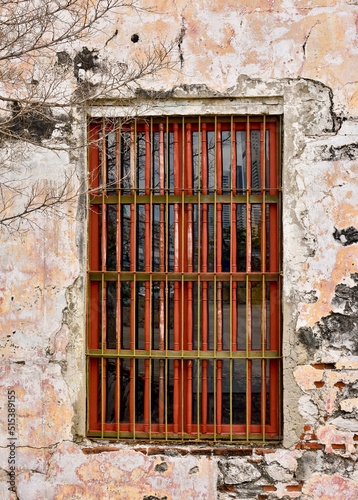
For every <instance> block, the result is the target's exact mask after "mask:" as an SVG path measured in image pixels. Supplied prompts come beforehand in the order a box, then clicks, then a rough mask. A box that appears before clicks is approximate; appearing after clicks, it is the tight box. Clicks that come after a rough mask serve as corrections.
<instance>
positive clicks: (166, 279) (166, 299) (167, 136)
mask: <svg viewBox="0 0 358 500" xmlns="http://www.w3.org/2000/svg"><path fill="white" fill-rule="evenodd" d="M165 156H166V166H167V169H166V189H165V207H166V210H165V272H166V274H165V356H166V357H165V361H164V427H165V440H167V439H168V418H167V413H168V412H167V376H168V358H167V354H168V325H169V307H168V300H169V299H168V295H169V286H168V271H169V118H168V116H167V117H166V144H165Z"/></svg>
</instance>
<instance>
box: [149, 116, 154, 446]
mask: <svg viewBox="0 0 358 500" xmlns="http://www.w3.org/2000/svg"><path fill="white" fill-rule="evenodd" d="M153 170H154V168H153V118H152V117H151V118H150V191H149V194H150V198H149V200H150V206H149V213H150V219H149V221H150V224H149V232H150V253H149V270H150V273H152V271H153V258H152V245H153ZM152 279H153V276H152V274H150V276H149V311H150V321H149V380H150V387H149V439H150V440H151V439H152V363H153V361H152V345H153V333H152V324H153V318H152V290H153V282H152Z"/></svg>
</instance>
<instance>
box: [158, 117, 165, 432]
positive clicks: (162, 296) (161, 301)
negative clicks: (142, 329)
mask: <svg viewBox="0 0 358 500" xmlns="http://www.w3.org/2000/svg"><path fill="white" fill-rule="evenodd" d="M164 150H165V147H164V123H160V124H159V194H160V195H162V196H163V195H164V194H165V156H164V154H165V153H164ZM159 271H160V272H161V273H163V272H164V271H165V205H164V204H163V203H161V204H160V206H159ZM164 344H165V282H164V281H160V285H159V350H160V351H164V348H165V345H164ZM163 431H164V361H163V360H162V359H160V360H159V432H163Z"/></svg>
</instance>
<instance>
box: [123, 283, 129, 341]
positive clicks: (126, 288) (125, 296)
mask: <svg viewBox="0 0 358 500" xmlns="http://www.w3.org/2000/svg"><path fill="white" fill-rule="evenodd" d="M121 320H122V329H121V330H122V335H121V347H122V349H130V339H131V337H130V327H131V283H130V282H129V281H122V282H121Z"/></svg>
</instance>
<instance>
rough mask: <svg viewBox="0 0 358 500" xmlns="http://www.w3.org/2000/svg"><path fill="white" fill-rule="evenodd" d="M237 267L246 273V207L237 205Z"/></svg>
mask: <svg viewBox="0 0 358 500" xmlns="http://www.w3.org/2000/svg"><path fill="white" fill-rule="evenodd" d="M236 267H237V272H239V273H242V272H245V271H246V206H245V205H239V204H237V205H236Z"/></svg>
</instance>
